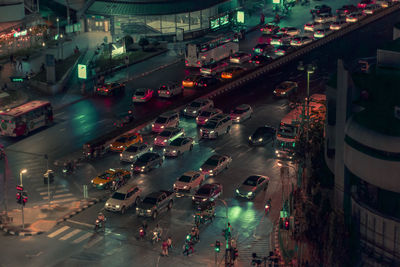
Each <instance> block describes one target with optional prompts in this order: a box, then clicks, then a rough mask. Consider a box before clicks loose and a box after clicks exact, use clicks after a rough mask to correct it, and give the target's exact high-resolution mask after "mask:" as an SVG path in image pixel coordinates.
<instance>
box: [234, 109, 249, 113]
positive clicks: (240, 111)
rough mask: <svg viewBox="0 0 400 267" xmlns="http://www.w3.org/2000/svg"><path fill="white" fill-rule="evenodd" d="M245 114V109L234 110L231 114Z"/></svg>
mask: <svg viewBox="0 0 400 267" xmlns="http://www.w3.org/2000/svg"><path fill="white" fill-rule="evenodd" d="M245 112H246V110H245V109H235V110H234V111H233V114H243V113H245Z"/></svg>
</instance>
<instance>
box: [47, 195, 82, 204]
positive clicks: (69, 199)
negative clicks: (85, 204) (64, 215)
mask: <svg viewBox="0 0 400 267" xmlns="http://www.w3.org/2000/svg"><path fill="white" fill-rule="evenodd" d="M72 201H78V199H77V198H76V197H71V198H65V199H59V200H54V201H53V200H52V201H50V202H51V204H56V203H62V202H72Z"/></svg>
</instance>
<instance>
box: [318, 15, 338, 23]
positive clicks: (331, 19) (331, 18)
mask: <svg viewBox="0 0 400 267" xmlns="http://www.w3.org/2000/svg"><path fill="white" fill-rule="evenodd" d="M336 20H337V17H336V16H333V15H329V14H319V15H317V16H316V17H315V19H314V21H315V22H318V23H327V22H334V21H336Z"/></svg>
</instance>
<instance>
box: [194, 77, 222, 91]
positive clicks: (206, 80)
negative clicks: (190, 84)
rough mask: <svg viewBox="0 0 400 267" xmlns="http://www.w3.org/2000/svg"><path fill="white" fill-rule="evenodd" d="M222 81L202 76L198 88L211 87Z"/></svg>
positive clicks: (197, 83) (198, 81) (197, 84)
mask: <svg viewBox="0 0 400 267" xmlns="http://www.w3.org/2000/svg"><path fill="white" fill-rule="evenodd" d="M219 82H220V80H218V79H217V78H215V77H213V76H202V77H201V78H199V79H198V80H197V82H196V87H202V88H203V87H210V86H212V85H214V84H217V83H219Z"/></svg>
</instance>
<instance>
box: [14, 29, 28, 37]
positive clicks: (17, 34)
mask: <svg viewBox="0 0 400 267" xmlns="http://www.w3.org/2000/svg"><path fill="white" fill-rule="evenodd" d="M27 33H28V31H27V30H23V31H22V32H14V37H20V36H25V35H26V34H27Z"/></svg>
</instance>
